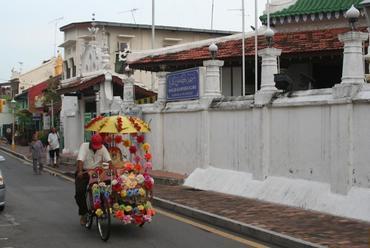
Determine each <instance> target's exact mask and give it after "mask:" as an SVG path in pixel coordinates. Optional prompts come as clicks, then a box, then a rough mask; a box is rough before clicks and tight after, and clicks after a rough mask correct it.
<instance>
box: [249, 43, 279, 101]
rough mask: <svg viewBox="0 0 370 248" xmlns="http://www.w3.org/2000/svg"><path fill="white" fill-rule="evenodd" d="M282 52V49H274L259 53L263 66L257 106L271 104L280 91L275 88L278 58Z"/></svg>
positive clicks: (256, 97)
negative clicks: (273, 97)
mask: <svg viewBox="0 0 370 248" xmlns="http://www.w3.org/2000/svg"><path fill="white" fill-rule="evenodd" d="M281 51H282V50H281V49H277V48H273V47H268V48H265V49H262V50H259V51H258V55H259V56H260V57H261V58H262V65H261V89H260V90H259V91H258V92H257V93H256V95H255V103H256V104H257V105H264V104H266V103H269V102H270V101H271V98H272V96H273V95H274V94H275V93H276V92H277V90H278V89H277V88H276V87H275V81H274V75H275V74H276V73H278V66H277V57H278V56H280V54H281Z"/></svg>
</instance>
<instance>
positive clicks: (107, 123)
mask: <svg viewBox="0 0 370 248" xmlns="http://www.w3.org/2000/svg"><path fill="white" fill-rule="evenodd" d="M85 129H86V130H89V131H94V132H99V133H113V134H125V133H138V132H141V133H146V132H150V127H149V124H148V123H146V122H145V121H143V120H141V119H140V118H138V117H134V116H124V115H115V116H106V117H103V116H98V117H96V118H94V119H92V120H91V121H90V122H89V123H88V124H87V125H86V126H85Z"/></svg>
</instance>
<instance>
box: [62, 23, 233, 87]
mask: <svg viewBox="0 0 370 248" xmlns="http://www.w3.org/2000/svg"><path fill="white" fill-rule="evenodd" d="M95 23H96V26H97V27H98V28H99V29H100V31H102V30H103V29H104V33H105V34H104V36H103V32H98V33H97V35H96V42H97V44H98V46H100V47H101V46H102V45H103V44H102V43H106V46H107V49H108V53H109V56H110V61H109V63H110V66H111V68H112V70H113V71H114V72H116V73H118V74H123V73H124V68H125V65H124V62H122V61H119V52H120V51H121V52H123V51H125V50H126V49H129V50H130V51H132V52H135V51H142V50H149V49H152V44H151V40H152V37H151V32H152V31H151V26H150V25H140V24H127V23H115V22H100V21H97V22H95ZM89 27H91V22H78V23H71V24H68V25H65V26H63V27H61V28H60V30H61V31H62V32H64V42H63V43H62V44H61V45H60V47H63V48H64V63H63V67H64V79H66V80H67V79H70V78H74V77H77V76H80V75H81V71H82V69H81V66H82V64H81V59H82V57H81V54H83V51H84V49H85V46H86V44H87V43H88V42H89V39H91V36H90V35H89V30H88V28H89ZM155 30H156V31H155V41H154V47H155V48H161V47H167V46H173V45H177V44H182V43H189V42H194V41H197V40H204V39H208V38H212V37H220V36H225V35H230V34H232V33H233V32H229V31H217V30H203V29H192V28H180V27H168V26H156V27H155ZM134 78H135V80H136V81H138V82H141V83H143V85H145V87H146V88H147V89H151V90H152V89H154V90H155V89H156V85H155V81H154V80H152V78H153V75H152V74H151V73H148V72H139V71H136V72H135V75H134Z"/></svg>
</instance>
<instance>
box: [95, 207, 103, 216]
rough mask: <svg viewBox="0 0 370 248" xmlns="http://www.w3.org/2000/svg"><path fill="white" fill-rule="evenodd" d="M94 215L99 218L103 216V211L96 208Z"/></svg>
mask: <svg viewBox="0 0 370 248" xmlns="http://www.w3.org/2000/svg"><path fill="white" fill-rule="evenodd" d="M95 214H96V216H98V217H100V216H102V215H103V214H104V212H103V210H101V208H98V209H97V210H96V211H95Z"/></svg>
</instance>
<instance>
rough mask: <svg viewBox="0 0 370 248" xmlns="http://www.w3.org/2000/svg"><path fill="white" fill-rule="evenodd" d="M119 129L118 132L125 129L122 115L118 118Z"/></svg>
mask: <svg viewBox="0 0 370 248" xmlns="http://www.w3.org/2000/svg"><path fill="white" fill-rule="evenodd" d="M117 130H118V132H121V131H122V130H123V126H122V117H118V118H117Z"/></svg>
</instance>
